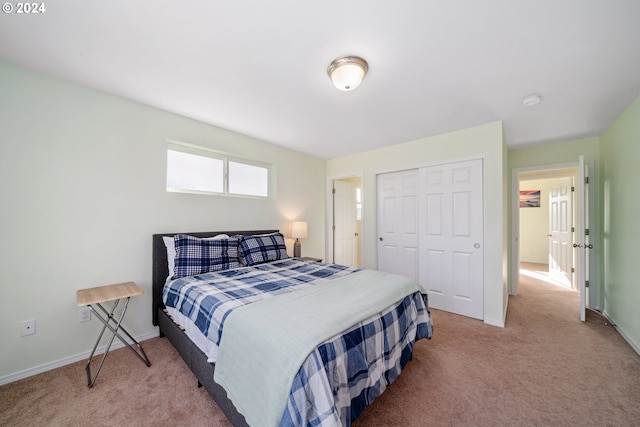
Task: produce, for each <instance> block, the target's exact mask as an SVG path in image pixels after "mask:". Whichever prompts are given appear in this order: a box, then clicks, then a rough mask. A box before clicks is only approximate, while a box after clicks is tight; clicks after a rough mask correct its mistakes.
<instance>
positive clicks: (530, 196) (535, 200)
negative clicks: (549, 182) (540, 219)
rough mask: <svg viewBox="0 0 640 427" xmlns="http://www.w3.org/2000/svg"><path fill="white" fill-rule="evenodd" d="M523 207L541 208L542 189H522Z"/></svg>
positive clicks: (521, 201)
mask: <svg viewBox="0 0 640 427" xmlns="http://www.w3.org/2000/svg"><path fill="white" fill-rule="evenodd" d="M520 207H521V208H539V207H540V190H520Z"/></svg>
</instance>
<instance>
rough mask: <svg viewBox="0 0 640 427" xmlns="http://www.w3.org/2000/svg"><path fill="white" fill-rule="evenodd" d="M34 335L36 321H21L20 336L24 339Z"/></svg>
mask: <svg viewBox="0 0 640 427" xmlns="http://www.w3.org/2000/svg"><path fill="white" fill-rule="evenodd" d="M35 333H36V319H31V320H23V321H22V322H20V336H21V337H26V336H27V335H33V334H35Z"/></svg>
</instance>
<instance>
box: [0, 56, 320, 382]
mask: <svg viewBox="0 0 640 427" xmlns="http://www.w3.org/2000/svg"><path fill="white" fill-rule="evenodd" d="M169 139H172V140H178V141H184V142H189V143H192V144H197V145H202V146H205V147H211V148H214V149H217V150H222V151H227V152H230V153H233V154H236V155H239V156H244V157H248V158H252V159H258V160H261V161H264V162H269V163H273V164H275V165H276V168H275V169H276V173H277V183H276V196H275V198H273V199H269V200H264V199H254V198H229V197H220V196H203V195H190V194H180V193H167V192H166V191H165V182H166V181H165V180H166V151H165V150H166V143H167V140H169ZM0 150H1V153H2V154H1V155H0V182H2V186H1V188H0V198H1V200H2V202H1V203H2V209H0V226H1V227H2V239H1V242H2V243H1V246H0V271H1V272H2V279H1V280H2V282H1V288H2V301H3V305H2V310H0V341H1V342H2V344H1V345H0V383H2V380H3V378H5V379H6V378H8V377H10V376H11V377H12V376H15V374H16V373H19V372H20V371H23V370H27V369H32V368H34V367H37V366H40V365H47V364H51V363H56V362H57V361H62V362H63V361H65V360H66V361H68V360H69V359H70V358H71V359H72V358H73V357H75V356H77V355H79V354H82V353H85V352H88V351H90V350H91V348H92V345H93V343H94V341H95V338H96V336H97V332H98V324H99V323H98V322H97V321H95V320H93V321H91V322H87V323H78V309H77V307H76V297H75V294H76V290H78V289H81V288H87V287H92V286H97V285H105V284H110V283H118V282H124V281H129V280H132V281H135V282H136V283H137V284H138V285H140V287H142V289H143V290H144V292H145V294H144V295H143V296H140V297H136V298H134V299H132V301H131V304H130V307H129V313H128V314H127V322H126V323H127V325H128V326H129V330H130V332H132V334H133V335H134V336H144V335H148V334H153V333H154V330H155V329H154V327H153V326H152V324H151V235H152V234H153V233H159V232H173V231H205V230H224V229H258V228H279V229H280V230H282V231H283V232H285V233H286V232H287V224H288V221H289V220H290V219H303V220H306V221H308V223H309V238H307V239H305V241H304V248H305V252H307V253H310V254H311V253H318V254H322V253H324V234H325V230H324V226H325V224H324V219H325V213H324V209H325V206H324V199H323V197H319V195H322V194H324V191H325V161H324V160H319V159H315V158H312V157H309V156H306V155H302V154H299V153H296V152H294V151H290V150H286V149H283V148H281V147H277V146H275V145H271V144H267V143H265V142H262V141H258V140H256V139H252V138H249V137H246V136H242V135H239V134H236V133H233V132H229V131H226V130H223V129H220V128H216V127H214V126H209V125H206V124H203V123H201V122H197V121H194V120H190V119H187V118H184V117H182V116H178V115H175V114H171V113H167V112H163V111H160V110H157V109H155V108H151V107H148V106H144V105H141V104H138V103H135V102H130V101H127V100H124V99H122V98H119V97H115V96H111V95H108V94H105V93H102V92H99V91H95V90H92V89H89V88H86V87H82V86H78V85H75V84H71V83H68V82H65V81H61V80H59V79H55V78H52V77H49V76H45V75H42V74H38V73H34V72H31V71H27V70H24V69H21V68H18V67H15V66H12V65H9V64H6V63H2V62H0ZM301 177H304V179H300V178H301ZM288 243H289V245H291V241H288ZM290 251H291V248H290ZM26 319H36V331H37V333H36V334H35V335H32V336H28V337H20V321H22V320H26Z"/></svg>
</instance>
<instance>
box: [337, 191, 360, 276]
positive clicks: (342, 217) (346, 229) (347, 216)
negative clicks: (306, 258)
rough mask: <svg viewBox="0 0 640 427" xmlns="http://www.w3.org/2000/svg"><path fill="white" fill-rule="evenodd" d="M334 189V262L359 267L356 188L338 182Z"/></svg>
mask: <svg viewBox="0 0 640 427" xmlns="http://www.w3.org/2000/svg"><path fill="white" fill-rule="evenodd" d="M333 188H334V190H333V209H334V212H333V216H334V217H333V224H334V234H333V236H334V237H333V245H334V247H333V262H334V263H336V264H341V265H347V266H352V267H357V260H356V256H357V253H356V251H357V238H358V232H357V231H358V230H357V222H356V186H355V185H354V184H353V183H351V182H347V181H341V180H336V181H334V183H333Z"/></svg>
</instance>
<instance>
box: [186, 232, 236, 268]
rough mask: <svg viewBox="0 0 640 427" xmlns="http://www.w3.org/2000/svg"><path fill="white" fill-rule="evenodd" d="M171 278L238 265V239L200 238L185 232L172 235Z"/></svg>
mask: <svg viewBox="0 0 640 427" xmlns="http://www.w3.org/2000/svg"><path fill="white" fill-rule="evenodd" d="M174 244H175V250H176V255H175V265H174V269H173V278H174V279H178V278H180V277H185V276H193V275H196V274H203V273H209V272H211V271H222V270H226V269H229V268H238V267H240V262H239V258H238V247H239V246H238V239H237V238H236V237H230V238H228V239H201V238H198V237H194V236H188V235H185V234H178V235H176V236H174Z"/></svg>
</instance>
